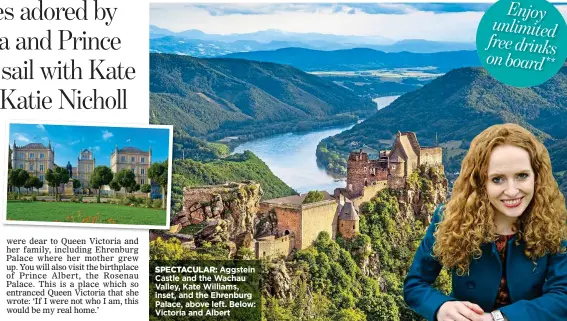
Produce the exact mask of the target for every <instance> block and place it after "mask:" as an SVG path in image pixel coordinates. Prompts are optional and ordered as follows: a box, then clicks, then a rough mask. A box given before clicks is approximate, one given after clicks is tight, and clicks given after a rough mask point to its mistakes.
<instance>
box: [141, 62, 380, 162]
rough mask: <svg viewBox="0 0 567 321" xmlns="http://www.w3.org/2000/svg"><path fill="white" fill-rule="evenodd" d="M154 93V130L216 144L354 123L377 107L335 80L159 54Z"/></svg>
mask: <svg viewBox="0 0 567 321" xmlns="http://www.w3.org/2000/svg"><path fill="white" fill-rule="evenodd" d="M150 92H151V94H150V122H151V123H154V124H170V125H174V127H175V128H177V129H178V130H180V131H183V132H185V133H187V134H189V135H191V136H197V137H200V138H207V139H209V140H218V139H221V138H224V137H227V136H238V137H240V138H244V139H251V138H253V137H261V136H266V135H271V134H277V133H283V132H290V131H301V130H310V129H313V128H322V126H330V125H333V124H334V125H337V124H339V123H340V124H346V123H354V122H355V121H356V119H357V116H355V115H358V116H361V115H365V116H366V115H368V114H371V113H373V112H375V111H376V105H375V104H374V103H373V102H372V101H371V100H369V99H363V98H361V97H358V96H357V95H356V94H354V93H352V92H351V91H350V90H348V89H346V88H343V87H341V86H338V85H336V84H334V83H333V82H332V81H330V80H327V79H324V78H321V77H318V76H315V75H311V74H308V73H305V72H302V71H300V70H298V69H295V68H293V67H290V66H286V65H278V64H269V63H262V62H253V61H247V60H239V59H199V58H193V57H189V56H180V55H164V54H151V55H150ZM266 124H269V126H266ZM193 150H195V149H193ZM207 153H208V151H207ZM203 155H206V153H205V154H203ZM176 157H179V155H176ZM206 157H207V156H206ZM199 160H204V159H202V158H200V159H199Z"/></svg>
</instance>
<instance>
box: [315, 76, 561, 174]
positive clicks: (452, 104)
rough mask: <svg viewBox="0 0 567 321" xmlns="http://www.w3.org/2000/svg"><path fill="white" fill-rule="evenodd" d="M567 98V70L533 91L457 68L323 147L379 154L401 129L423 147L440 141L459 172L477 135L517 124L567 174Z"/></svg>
mask: <svg viewBox="0 0 567 321" xmlns="http://www.w3.org/2000/svg"><path fill="white" fill-rule="evenodd" d="M566 93H567V67H566V66H564V67H563V68H562V69H561V70H560V71H559V73H558V74H557V75H556V76H554V77H553V78H552V79H551V80H549V81H547V82H546V83H544V84H542V85H540V86H536V87H531V88H516V87H511V86H507V85H504V84H503V83H501V82H499V81H497V80H495V79H494V78H492V77H491V76H490V75H489V74H488V73H487V72H486V70H484V69H482V68H460V69H455V70H452V71H450V72H448V73H447V74H445V75H443V76H441V77H438V78H437V79H435V80H433V81H431V82H430V83H429V84H427V85H425V86H423V87H422V88H421V89H418V90H416V91H413V92H409V93H406V94H404V95H403V96H401V97H400V98H398V99H397V100H396V101H394V102H393V103H392V104H390V105H389V106H388V107H386V108H384V109H382V110H380V111H378V112H377V113H376V114H375V115H374V116H372V117H369V118H368V119H366V120H365V121H364V122H362V123H360V124H357V125H355V126H354V127H353V128H352V129H351V130H349V131H346V132H343V133H341V134H339V135H336V136H334V137H331V138H329V139H327V140H326V141H324V142H323V143H325V144H327V148H328V149H329V150H332V151H338V152H342V153H345V152H348V151H350V150H353V149H356V148H359V147H361V146H364V145H366V146H369V147H372V148H377V149H380V148H384V147H387V145H388V144H389V143H387V141H382V142H383V143H380V142H379V141H380V140H390V139H391V138H392V137H393V136H394V135H395V134H396V132H397V131H398V130H401V131H414V132H416V133H417V137H418V139H419V142H420V144H422V145H424V146H427V145H433V144H435V142H436V140H437V141H438V142H439V143H441V146H445V147H447V153H446V155H445V157H446V160H445V162H446V165H449V170H450V171H458V168H459V165H460V159H462V154H463V153H464V152H465V151H466V149H467V148H468V144H469V143H470V141H471V140H472V139H473V138H474V137H475V136H476V135H477V134H478V133H480V132H481V131H482V130H484V129H485V128H487V127H489V126H491V125H494V124H499V123H507V122H512V123H518V124H520V125H522V126H524V127H526V128H527V129H529V130H530V131H532V132H533V133H534V134H536V135H537V136H539V137H540V138H541V139H542V140H544V141H545V143H546V145H547V146H548V148H549V150H550V153H551V155H552V162H553V165H554V171H556V172H562V171H565V170H567V130H566V129H565V128H566V127H565V124H566V123H567V95H566ZM449 145H453V147H448V146H449ZM459 146H460V147H459ZM446 169H447V167H446Z"/></svg>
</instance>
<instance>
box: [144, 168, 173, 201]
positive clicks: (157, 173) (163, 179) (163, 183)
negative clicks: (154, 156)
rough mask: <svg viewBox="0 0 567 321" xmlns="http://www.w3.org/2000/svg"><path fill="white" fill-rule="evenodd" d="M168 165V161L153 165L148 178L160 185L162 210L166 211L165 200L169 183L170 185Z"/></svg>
mask: <svg viewBox="0 0 567 321" xmlns="http://www.w3.org/2000/svg"><path fill="white" fill-rule="evenodd" d="M167 167H168V163H167V160H166V161H164V162H162V163H153V164H152V166H150V168H149V169H148V177H149V178H150V179H151V180H152V181H154V182H156V183H158V185H159V186H160V187H161V208H163V209H165V199H166V198H167V197H166V194H165V193H166V190H167V183H168V170H167Z"/></svg>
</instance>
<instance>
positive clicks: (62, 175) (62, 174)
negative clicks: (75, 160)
mask: <svg viewBox="0 0 567 321" xmlns="http://www.w3.org/2000/svg"><path fill="white" fill-rule="evenodd" d="M45 180H46V181H47V182H48V185H49V186H51V187H53V189H54V190H55V200H56V201H59V200H60V197H59V186H60V185H61V184H64V183H67V182H68V181H69V172H68V171H67V169H66V168H64V167H59V166H55V168H54V169H53V170H51V169H48V170H47V173H46V174H45Z"/></svg>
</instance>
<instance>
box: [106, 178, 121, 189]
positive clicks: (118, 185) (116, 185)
mask: <svg viewBox="0 0 567 321" xmlns="http://www.w3.org/2000/svg"><path fill="white" fill-rule="evenodd" d="M108 186H110V188H111V189H112V190H113V191H115V192H118V191H120V189H121V188H122V186H120V184H118V182H117V181H116V180H114V179H113V180H112V181H111V182H110V183H109V184H108Z"/></svg>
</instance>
